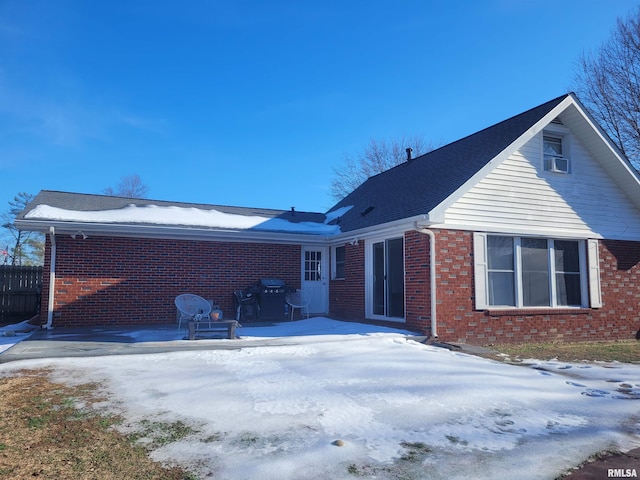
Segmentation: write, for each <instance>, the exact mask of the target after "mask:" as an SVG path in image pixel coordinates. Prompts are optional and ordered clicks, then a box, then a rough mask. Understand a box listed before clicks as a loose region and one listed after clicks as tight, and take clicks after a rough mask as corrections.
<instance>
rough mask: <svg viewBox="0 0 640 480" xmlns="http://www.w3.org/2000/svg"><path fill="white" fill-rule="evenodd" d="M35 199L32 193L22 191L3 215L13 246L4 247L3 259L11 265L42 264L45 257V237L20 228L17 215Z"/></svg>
mask: <svg viewBox="0 0 640 480" xmlns="http://www.w3.org/2000/svg"><path fill="white" fill-rule="evenodd" d="M31 200H33V195H31V194H30V193H25V192H20V193H18V195H16V196H15V197H14V198H13V200H12V201H10V202H9V212H8V213H5V214H3V215H2V222H3V223H2V228H5V229H7V231H8V232H9V234H10V236H11V237H12V239H11V244H12V245H11V246H9V245H7V247H6V248H2V249H0V250H2V257H3V258H2V261H3V263H5V264H6V263H7V261H8V260H9V259H11V265H42V263H43V259H44V237H43V236H42V234H39V233H37V232H27V231H22V230H18V228H17V227H16V225H15V218H16V216H17V215H18V214H19V213H20V212H21V211H22V210H24V209H25V207H26V206H27V204H28V203H29V202H30V201H31Z"/></svg>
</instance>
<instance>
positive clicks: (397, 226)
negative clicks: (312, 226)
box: [327, 214, 433, 244]
mask: <svg viewBox="0 0 640 480" xmlns="http://www.w3.org/2000/svg"><path fill="white" fill-rule="evenodd" d="M432 223H433V222H432V221H431V220H430V217H429V215H427V214H423V215H416V216H414V217H408V218H403V219H400V220H395V221H393V222H389V223H384V224H380V225H373V226H371V227H366V228H360V229H358V230H351V231H349V232H344V233H338V234H336V235H333V236H331V237H327V239H328V241H329V242H330V243H331V244H341V243H344V242H349V241H351V240H354V239H358V240H362V239H365V238H370V237H378V236H381V235H382V236H386V235H397V234H400V233H404V232H406V231H409V230H415V229H416V228H430V226H431V224H432Z"/></svg>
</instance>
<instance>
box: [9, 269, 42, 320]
mask: <svg viewBox="0 0 640 480" xmlns="http://www.w3.org/2000/svg"><path fill="white" fill-rule="evenodd" d="M41 292H42V267H20V266H15V265H0V323H14V322H19V321H22V320H27V319H29V318H31V317H33V316H34V315H35V314H36V313H38V312H39V311H40V294H41Z"/></svg>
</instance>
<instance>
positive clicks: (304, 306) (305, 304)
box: [286, 290, 311, 320]
mask: <svg viewBox="0 0 640 480" xmlns="http://www.w3.org/2000/svg"><path fill="white" fill-rule="evenodd" d="M286 300H287V303H288V304H289V307H290V308H291V320H293V312H294V311H295V309H296V308H299V309H300V315H302V312H303V310H306V312H307V318H309V304H310V303H311V297H310V296H309V294H308V293H307V292H305V291H304V290H296V291H295V292H291V293H288V294H287V296H286Z"/></svg>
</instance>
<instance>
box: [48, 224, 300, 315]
mask: <svg viewBox="0 0 640 480" xmlns="http://www.w3.org/2000/svg"><path fill="white" fill-rule="evenodd" d="M56 243H57V255H56V283H55V305H54V312H55V315H54V325H57V326H81V325H133V324H153V323H156V324H157V323H173V322H175V306H174V304H173V301H174V298H175V297H176V295H178V294H180V293H195V294H198V295H201V296H203V297H204V298H207V299H213V300H215V301H217V302H219V303H220V306H221V308H222V310H223V312H224V315H225V316H227V317H232V316H234V307H233V291H234V290H237V289H243V288H245V287H247V286H248V285H250V284H251V283H253V282H255V281H256V280H258V279H259V278H262V277H272V278H282V279H283V280H285V282H287V284H288V285H290V286H292V287H294V288H299V287H300V255H301V248H300V246H295V245H278V244H255V243H254V244H244V243H231V242H226V243H225V242H221V243H217V242H195V241H186V240H160V239H138V238H113V237H90V238H88V239H86V240H81V239H77V240H74V239H72V238H70V237H69V236H66V235H60V236H57V237H56ZM49 251H50V249H49V239H47V255H46V258H45V275H44V277H45V278H44V285H45V288H44V289H43V296H42V311H43V312H47V303H48V285H49V281H48V280H49V265H50V253H49ZM44 320H46V318H45V319H44Z"/></svg>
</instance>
